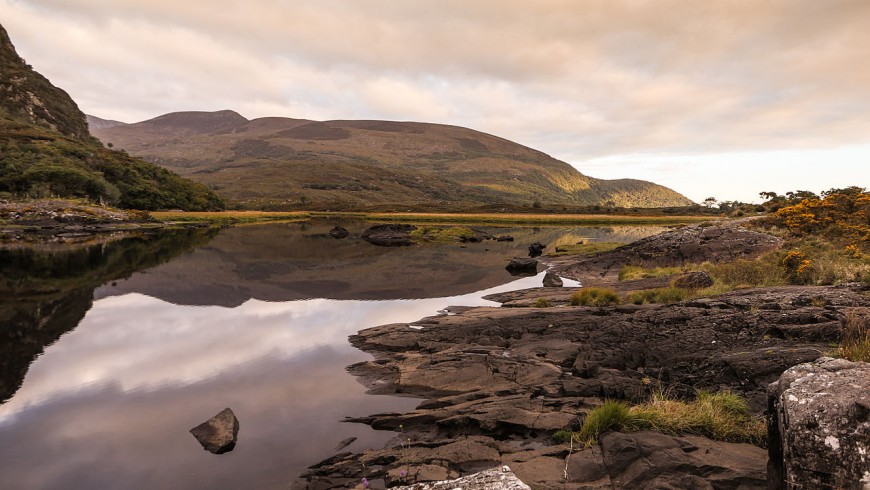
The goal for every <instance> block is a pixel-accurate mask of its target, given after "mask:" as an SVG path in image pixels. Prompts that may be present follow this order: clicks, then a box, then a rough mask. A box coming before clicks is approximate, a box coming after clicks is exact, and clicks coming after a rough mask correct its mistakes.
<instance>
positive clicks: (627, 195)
mask: <svg viewBox="0 0 870 490" xmlns="http://www.w3.org/2000/svg"><path fill="white" fill-rule="evenodd" d="M92 133H93V134H94V136H96V137H98V138H99V139H101V140H102V141H104V142H106V143H112V144H113V145H115V146H116V147H118V148H124V149H125V150H126V151H128V152H129V153H130V154H132V155H136V156H139V157H141V158H143V159H145V160H147V161H150V162H152V163H155V164H158V165H161V166H163V167H165V168H168V169H171V170H173V171H176V172H178V173H179V174H181V175H183V176H185V177H188V178H191V179H193V180H196V181H198V182H202V183H204V184H206V185H208V186H209V187H211V188H212V189H215V190H216V191H218V192H219V193H220V194H222V195H223V196H224V197H226V198H228V199H230V200H232V201H235V202H236V203H237V204H240V205H241V206H243V207H255V208H256V207H259V208H273V209H277V208H287V209H301V208H309V209H320V208H322V209H332V210H342V209H345V210H351V209H353V210H357V209H359V210H363V209H370V208H372V207H379V206H380V207H381V208H383V207H390V206H392V207H395V208H396V209H433V210H457V209H468V208H473V207H481V206H498V205H516V204H518V203H519V204H523V205H526V206H532V207H541V206H547V207H554V206H556V207H558V206H562V207H564V206H575V207H576V206H594V205H602V206H613V207H676V206H688V205H691V204H693V203H692V201H690V200H689V199H687V198H686V197H685V196H682V195H681V194H679V193H677V192H675V191H673V190H671V189H668V188H666V187H664V186H660V185H658V184H654V183H651V182H646V181H640V180H635V179H617V180H603V179H596V178H593V177H588V176H586V175H584V174H582V173H581V172H579V171H578V170H577V169H575V168H574V167H572V166H571V165H569V164H567V163H565V162H563V161H560V160H557V159H555V158H553V157H551V156H549V155H547V154H546V153H544V152H541V151H539V150H536V149H534V148H530V147H527V146H524V145H521V144H518V143H515V142H513V141H510V140H507V139H505V138H501V137H499V136H496V135H492V134H488V133H484V132H481V131H477V130H474V129H469V128H463V127H461V126H452V125H444V124H435V123H425V122H400V121H378V120H333V121H312V120H307V119H293V118H282V117H265V118H256V119H251V120H248V119H247V118H245V117H243V116H241V115H240V114H238V113H237V112H235V111H231V110H222V111H215V112H203V111H186V112H173V113H169V114H164V115H161V116H158V117H155V118H152V119H149V120H146V121H141V122H138V123H132V124H123V125H116V126H113V127H109V128H93V129H92Z"/></svg>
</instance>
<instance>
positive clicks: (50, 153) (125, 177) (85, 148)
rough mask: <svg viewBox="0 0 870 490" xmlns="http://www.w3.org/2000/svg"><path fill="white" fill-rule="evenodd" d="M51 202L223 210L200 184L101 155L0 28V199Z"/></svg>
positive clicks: (75, 114)
mask: <svg viewBox="0 0 870 490" xmlns="http://www.w3.org/2000/svg"><path fill="white" fill-rule="evenodd" d="M119 124H123V123H119ZM52 196H56V197H86V198H89V199H92V200H95V201H96V200H101V201H104V202H107V203H109V204H113V205H117V206H119V207H125V208H136V209H144V210H150V209H166V208H182V209H188V210H207V209H220V208H222V207H223V201H222V200H221V199H220V198H219V197H218V196H217V195H216V194H215V193H214V192H212V191H211V190H209V189H208V188H207V187H205V186H204V185H202V184H198V183H194V182H191V181H189V180H187V179H184V178H181V177H179V176H178V175H176V174H174V173H172V172H170V171H168V170H166V169H164V168H161V167H158V166H156V165H154V164H151V163H148V162H145V161H143V160H141V159H138V158H134V157H131V156H129V155H127V154H126V153H124V152H120V151H112V150H109V149H106V148H104V147H103V145H102V144H101V143H100V142H99V140H97V139H96V138H94V137H93V136H91V135H90V132H89V130H88V122H87V119H86V117H85V114H84V113H82V111H80V110H79V108H78V106H77V105H76V103H75V102H74V101H73V100H72V99H71V98H70V96H69V95H68V94H67V93H66V92H64V91H63V90H61V89H60V88H58V87H55V86H54V85H52V84H51V82H50V81H48V79H47V78H45V77H44V76H42V75H40V74H39V73H37V72H36V71H34V70H33V68H32V67H31V66H30V65H28V64H26V63H25V62H24V60H23V59H21V57H20V56H18V53H17V52H16V51H15V47H14V46H13V45H12V41H11V40H10V39H9V35H8V34H7V33H6V30H5V29H4V28H3V27H2V26H0V199H2V198H20V197H35V198H40V197H52Z"/></svg>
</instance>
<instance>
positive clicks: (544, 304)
mask: <svg viewBox="0 0 870 490" xmlns="http://www.w3.org/2000/svg"><path fill="white" fill-rule="evenodd" d="M532 306H534V307H535V308H549V307H551V306H553V303H551V302H550V300H548V299H547V298H538V299H536V300H535V302H534V303H532Z"/></svg>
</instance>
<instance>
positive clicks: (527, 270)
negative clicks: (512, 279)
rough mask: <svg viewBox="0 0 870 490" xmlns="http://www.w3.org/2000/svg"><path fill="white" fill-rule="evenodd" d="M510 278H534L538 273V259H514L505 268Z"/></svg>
mask: <svg viewBox="0 0 870 490" xmlns="http://www.w3.org/2000/svg"><path fill="white" fill-rule="evenodd" d="M505 269H507V271H508V272H510V273H511V275H512V276H534V275H535V274H537V273H538V259H533V258H531V257H514V258H512V259H511V261H510V262H509V263H508V265H507V266H505Z"/></svg>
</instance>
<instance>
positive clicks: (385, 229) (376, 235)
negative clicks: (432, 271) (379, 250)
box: [360, 224, 417, 247]
mask: <svg viewBox="0 0 870 490" xmlns="http://www.w3.org/2000/svg"><path fill="white" fill-rule="evenodd" d="M416 229H417V227H416V226H414V225H402V224H385V225H374V226H372V227H370V228H368V229H367V230H365V231H364V232H362V235H360V237H361V238H362V239H363V240H365V241H367V242H369V243H371V244H372V245H378V246H380V247H404V246H408V245H410V244H411V232H412V231H414V230H416Z"/></svg>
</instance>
